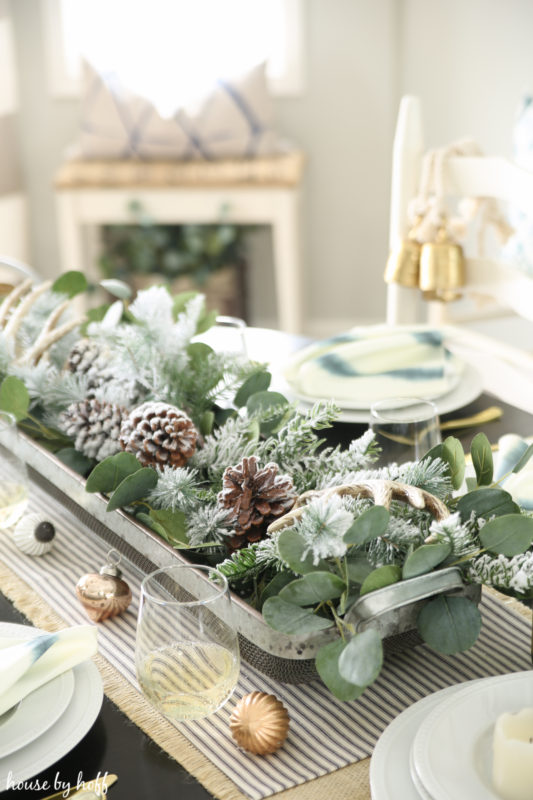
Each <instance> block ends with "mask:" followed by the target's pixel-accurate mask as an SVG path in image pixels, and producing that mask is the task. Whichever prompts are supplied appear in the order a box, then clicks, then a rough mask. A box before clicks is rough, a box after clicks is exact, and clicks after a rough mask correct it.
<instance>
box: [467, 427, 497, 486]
mask: <svg viewBox="0 0 533 800" xmlns="http://www.w3.org/2000/svg"><path fill="white" fill-rule="evenodd" d="M470 454H471V456H472V464H473V465H474V470H475V472H476V478H477V482H478V485H479V486H488V485H489V484H491V483H492V476H493V474H494V461H493V458H492V448H491V446H490V442H489V440H488V439H487V437H486V436H485V434H484V433H478V434H476V436H474V438H473V440H472V444H471V446H470Z"/></svg>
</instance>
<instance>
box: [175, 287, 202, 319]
mask: <svg viewBox="0 0 533 800" xmlns="http://www.w3.org/2000/svg"><path fill="white" fill-rule="evenodd" d="M197 294H198V292H194V291H192V292H180V294H176V295H174V297H173V298H172V315H173V317H174V319H175V320H177V318H178V317H179V315H180V314H181V313H182V312H183V311H185V309H186V308H187V305H188V304H189V303H190V302H191V300H192V299H193V298H194V297H196V296H197Z"/></svg>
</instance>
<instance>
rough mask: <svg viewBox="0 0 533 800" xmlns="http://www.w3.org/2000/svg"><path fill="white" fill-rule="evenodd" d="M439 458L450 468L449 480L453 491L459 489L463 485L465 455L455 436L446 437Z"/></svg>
mask: <svg viewBox="0 0 533 800" xmlns="http://www.w3.org/2000/svg"><path fill="white" fill-rule="evenodd" d="M441 458H442V460H443V461H445V462H446V463H447V464H448V467H449V468H450V478H451V481H452V486H453V488H454V489H460V488H461V486H462V485H463V481H464V477H465V469H466V461H465V453H464V450H463V445H462V444H461V442H460V441H459V439H456V438H455V436H447V437H446V439H445V440H444V441H443V443H442V455H441Z"/></svg>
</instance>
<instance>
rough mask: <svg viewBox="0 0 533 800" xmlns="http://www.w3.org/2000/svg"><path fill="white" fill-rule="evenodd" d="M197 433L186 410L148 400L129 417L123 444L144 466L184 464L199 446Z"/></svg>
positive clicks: (161, 466) (123, 424) (122, 438)
mask: <svg viewBox="0 0 533 800" xmlns="http://www.w3.org/2000/svg"><path fill="white" fill-rule="evenodd" d="M197 436H198V432H197V430H196V428H195V427H194V424H193V422H192V420H191V419H190V418H189V417H188V416H187V414H185V412H184V411H180V409H179V408H176V407H175V406H171V405H168V404H167V403H157V402H148V403H143V404H142V405H141V406H139V407H138V408H134V409H133V411H132V412H131V413H130V415H129V416H128V417H126V419H125V420H124V422H123V423H122V428H121V431H120V444H121V447H122V449H123V450H127V451H128V452H129V453H134V455H135V456H136V457H137V459H138V460H139V461H140V462H141V464H142V465H143V466H145V467H159V468H160V469H162V468H163V467H165V466H167V465H168V466H171V467H182V466H183V465H184V464H185V463H186V462H187V461H188V460H189V458H190V457H191V456H192V455H193V453H194V451H195V450H196V439H197Z"/></svg>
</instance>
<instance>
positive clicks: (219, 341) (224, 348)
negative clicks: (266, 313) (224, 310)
mask: <svg viewBox="0 0 533 800" xmlns="http://www.w3.org/2000/svg"><path fill="white" fill-rule="evenodd" d="M247 327H248V326H247V325H246V322H245V321H244V320H243V319H240V318H239V317H224V316H218V317H217V318H216V320H215V324H214V325H212V326H211V327H210V328H209V329H208V330H207V331H205V333H201V334H199V335H198V336H196V337H195V339H194V341H198V342H204V343H205V344H208V345H209V346H210V347H212V348H213V350H215V351H216V352H217V353H232V354H233V355H235V356H247V355H248V348H247V343H246V329H247Z"/></svg>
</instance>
